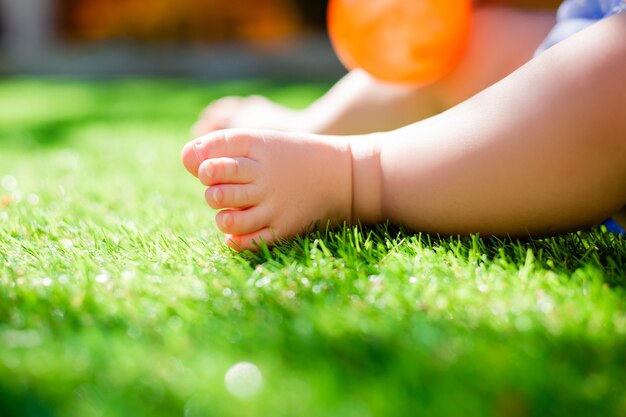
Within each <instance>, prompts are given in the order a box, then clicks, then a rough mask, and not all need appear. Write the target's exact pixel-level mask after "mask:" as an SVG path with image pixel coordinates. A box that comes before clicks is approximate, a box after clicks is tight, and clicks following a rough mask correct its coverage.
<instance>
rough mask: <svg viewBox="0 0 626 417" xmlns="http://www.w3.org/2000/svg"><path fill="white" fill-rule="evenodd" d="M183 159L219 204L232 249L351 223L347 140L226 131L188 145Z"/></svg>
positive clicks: (219, 223)
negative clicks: (332, 224) (315, 225)
mask: <svg viewBox="0 0 626 417" xmlns="http://www.w3.org/2000/svg"><path fill="white" fill-rule="evenodd" d="M182 160H183V163H184V165H185V167H186V168H187V170H188V171H189V172H191V173H192V174H193V175H195V176H197V177H198V178H199V179H200V181H201V182H202V183H203V184H204V185H206V186H208V187H209V188H208V189H207V190H206V192H205V197H206V200H207V202H208V204H209V205H210V206H211V207H212V208H214V209H217V210H221V211H220V212H219V213H218V214H217V216H216V219H215V221H216V223H217V227H218V228H219V229H220V230H221V231H222V232H224V234H225V238H226V243H227V244H228V245H229V246H230V247H232V248H234V249H237V250H241V249H250V250H255V249H258V244H260V243H261V241H263V242H265V243H267V244H268V245H272V244H273V243H275V242H276V241H277V240H279V239H283V238H290V237H293V236H295V235H297V234H300V233H303V232H307V231H309V230H311V229H312V227H313V226H314V224H315V223H316V222H319V224H320V225H321V226H322V227H324V226H326V225H327V224H328V222H332V223H341V222H344V221H349V220H350V218H351V214H352V213H351V211H352V156H351V150H350V145H349V143H348V142H347V140H345V139H341V138H330V137H329V138H327V137H322V136H316V135H309V134H297V135H296V134H287V133H280V132H275V131H256V130H254V131H253V130H224V131H219V132H214V133H211V134H208V135H206V136H204V137H201V138H199V139H197V140H194V141H192V142H190V143H188V144H187V145H186V146H185V147H184V149H183V151H182Z"/></svg>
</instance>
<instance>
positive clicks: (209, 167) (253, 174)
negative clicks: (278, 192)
mask: <svg viewBox="0 0 626 417" xmlns="http://www.w3.org/2000/svg"><path fill="white" fill-rule="evenodd" d="M259 169H260V166H259V163H258V162H256V161H253V160H251V159H248V158H216V159H208V160H206V161H204V162H203V163H202V164H201V165H200V168H199V169H198V178H200V181H202V183H203V184H204V185H206V186H212V185H216V184H247V183H250V182H252V181H254V180H255V179H256V178H257V177H258V175H259Z"/></svg>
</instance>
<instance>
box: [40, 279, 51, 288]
mask: <svg viewBox="0 0 626 417" xmlns="http://www.w3.org/2000/svg"><path fill="white" fill-rule="evenodd" d="M41 284H42V285H43V286H44V287H49V286H50V285H52V279H51V278H50V277H45V278H44V279H42V280H41Z"/></svg>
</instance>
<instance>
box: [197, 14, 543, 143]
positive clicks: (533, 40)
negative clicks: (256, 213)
mask: <svg viewBox="0 0 626 417" xmlns="http://www.w3.org/2000/svg"><path fill="white" fill-rule="evenodd" d="M553 25H554V11H528V10H520V9H511V8H503V7H493V6H484V7H477V8H476V11H475V13H474V22H473V26H472V32H471V35H470V39H469V44H468V48H467V53H466V54H465V56H464V58H463V59H462V61H461V62H460V63H459V65H458V66H457V67H456V69H455V70H454V71H453V72H452V73H451V74H450V75H449V76H447V77H446V78H444V79H443V80H441V81H439V82H436V83H434V84H430V85H427V86H421V87H420V86H409V85H395V84H389V83H383V82H380V81H377V80H375V79H374V78H372V77H370V76H369V75H367V74H366V73H365V72H363V71H359V70H355V71H352V72H350V73H349V74H348V75H346V76H345V77H344V78H343V79H342V80H341V81H339V82H338V83H337V84H336V85H335V86H334V87H333V88H332V89H331V90H330V91H329V92H328V93H327V94H326V95H324V96H323V97H321V98H320V99H319V100H318V101H316V102H315V103H313V104H312V105H311V106H310V107H309V108H308V109H306V110H304V111H301V112H297V111H293V110H290V109H286V108H284V107H281V106H278V105H276V104H274V103H271V102H269V101H268V100H266V99H262V98H259V97H251V98H236V97H228V98H226V99H222V100H219V101H217V102H216V103H214V104H212V105H210V106H209V107H208V108H207V109H206V110H205V111H204V112H203V114H202V116H201V117H200V120H199V121H198V123H197V124H196V127H195V129H194V133H195V134H196V135H197V136H200V135H202V134H205V133H208V132H210V131H213V130H217V129H223V128H233V127H245V128H264V129H265V128H270V129H276V130H283V131H304V132H312V133H323V134H342V135H343V134H359V133H369V132H377V131H387V130H392V129H396V128H398V127H401V126H405V125H407V124H410V123H413V122H415V121H418V120H421V119H424V118H427V117H430V116H432V115H434V114H436V113H439V112H440V111H442V110H445V109H447V108H449V107H451V106H453V105H455V104H457V103H459V102H461V101H463V100H465V99H467V98H469V97H470V96H472V95H473V94H476V93H477V92H478V91H481V90H483V89H484V88H486V87H488V86H489V85H491V84H493V83H495V82H496V81H498V80H500V79H501V78H503V77H505V76H506V75H508V74H509V73H511V72H512V71H514V70H515V69H517V68H518V67H519V66H521V65H522V64H524V63H525V62H526V61H528V60H529V59H530V58H531V57H532V55H533V52H534V51H535V49H536V48H537V46H538V45H539V44H540V43H541V41H542V40H543V38H544V37H545V36H546V35H547V33H548V32H549V30H550V28H551V27H552V26H553Z"/></svg>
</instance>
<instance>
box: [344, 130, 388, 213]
mask: <svg viewBox="0 0 626 417" xmlns="http://www.w3.org/2000/svg"><path fill="white" fill-rule="evenodd" d="M379 135H380V134H371V135H365V136H362V137H358V138H356V140H353V141H351V142H350V150H351V153H352V219H351V221H352V222H353V223H361V224H375V223H379V222H381V221H383V210H382V200H381V196H382V173H381V167H380V152H381V141H380V138H379Z"/></svg>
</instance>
